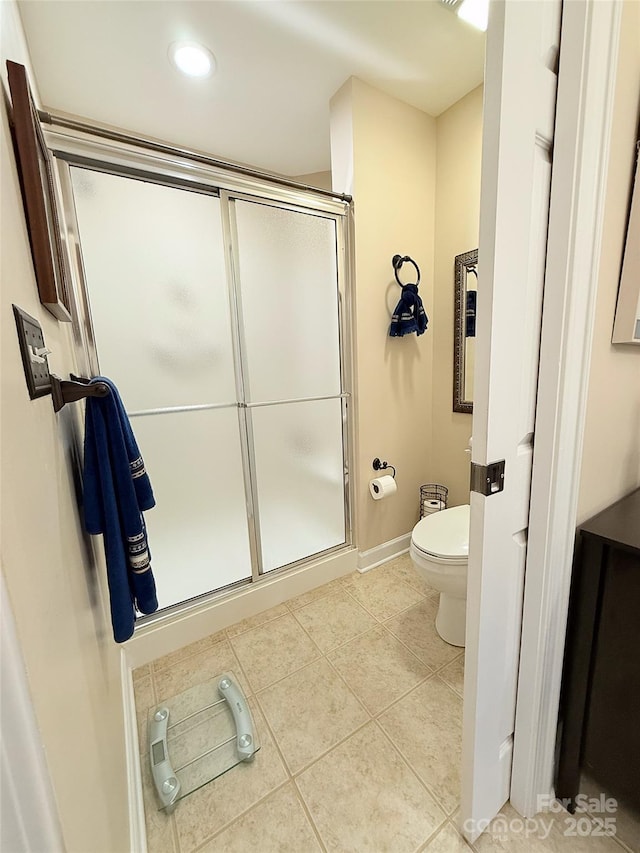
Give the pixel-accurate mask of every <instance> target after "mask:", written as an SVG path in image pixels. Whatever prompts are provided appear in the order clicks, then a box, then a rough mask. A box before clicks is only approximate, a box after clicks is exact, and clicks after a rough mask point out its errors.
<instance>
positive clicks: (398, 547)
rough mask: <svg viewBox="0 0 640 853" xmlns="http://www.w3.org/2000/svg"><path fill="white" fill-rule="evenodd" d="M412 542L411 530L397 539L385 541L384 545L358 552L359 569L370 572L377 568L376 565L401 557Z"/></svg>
mask: <svg viewBox="0 0 640 853" xmlns="http://www.w3.org/2000/svg"><path fill="white" fill-rule="evenodd" d="M410 544H411V531H410V532H409V533H405V534H404V535H402V536H398V537H397V538H396V539H390V540H389V541H388V542H383V543H382V545H376V547H375V548H370V549H369V550H368V551H360V553H359V554H358V571H359V572H368V571H369V569H375V567H376V566H379V565H380V564H381V563H386V562H387V560H392V559H393V558H394V557H399V556H400V554H406V553H407V551H408V550H409V545H410Z"/></svg>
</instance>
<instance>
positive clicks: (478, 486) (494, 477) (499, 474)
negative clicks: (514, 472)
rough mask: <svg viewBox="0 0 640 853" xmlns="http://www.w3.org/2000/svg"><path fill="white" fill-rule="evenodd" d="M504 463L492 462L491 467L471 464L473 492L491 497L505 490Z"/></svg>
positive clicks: (475, 463)
mask: <svg viewBox="0 0 640 853" xmlns="http://www.w3.org/2000/svg"><path fill="white" fill-rule="evenodd" d="M504 463H505V460H504V459H501V460H500V461H499V462H490V463H489V465H478V463H477V462H472V463H471V491H472V492H477V493H478V494H480V495H484V496H485V497H489V496H490V495H496V494H498V492H501V491H502V490H503V489H504Z"/></svg>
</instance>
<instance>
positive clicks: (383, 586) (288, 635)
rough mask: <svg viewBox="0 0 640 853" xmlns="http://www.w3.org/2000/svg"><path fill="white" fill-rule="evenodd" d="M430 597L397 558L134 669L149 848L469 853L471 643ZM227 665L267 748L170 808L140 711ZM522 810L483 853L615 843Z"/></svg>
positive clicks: (557, 851) (209, 852) (210, 852)
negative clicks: (451, 635) (462, 794)
mask: <svg viewBox="0 0 640 853" xmlns="http://www.w3.org/2000/svg"><path fill="white" fill-rule="evenodd" d="M436 607H437V593H436V592H435V591H434V590H432V589H430V588H429V587H427V586H426V585H425V584H424V583H423V582H422V581H421V580H420V579H419V578H418V576H417V575H416V574H415V572H414V570H413V567H412V566H411V562H410V560H409V557H408V556H406V555H405V556H403V557H400V558H398V559H396V560H393V561H390V562H389V563H386V564H385V565H384V566H380V567H378V568H376V569H374V570H372V571H371V572H368V573H366V574H364V575H360V574H357V573H354V574H353V575H350V576H348V577H346V578H343V579H341V580H338V581H334V582H332V583H330V584H327V585H326V586H324V587H320V588H319V589H317V590H314V591H313V592H310V593H306V594H305V595H302V596H299V597H297V598H295V599H292V600H290V601H288V602H286V604H283V605H279V606H278V607H275V608H273V609H272V610H269V611H266V612H264V613H261V614H259V615H258V616H255V617H252V618H251V619H247V620H245V621H244V622H240V623H238V624H237V625H234V626H232V627H231V628H228V629H227V630H226V631H221V632H219V633H217V634H213V635H212V636H210V637H207V638H206V639H205V640H201V641H199V642H198V643H194V644H193V645H191V646H188V647H186V648H183V649H180V650H178V651H176V652H173V653H172V654H171V655H168V656H166V657H164V658H161V659H160V660H157V661H154V662H153V663H152V664H150V665H149V666H146V667H142V668H141V669H140V670H136V672H135V673H134V687H135V693H136V705H137V712H138V721H139V736H140V748H141V751H142V753H143V754H142V755H141V763H142V768H143V788H144V798H145V811H146V818H147V840H148V848H149V853H195V851H198V853H200V851H202V853H205V851H206V853H214V851H225V853H226V851H238V853H245V852H246V853H249V851H259V852H260V853H272V851H273V853H275V851H278V853H307V851H308V853H312V851H323V850H324V851H353V853H386V851H388V853H404V851H429V853H449V851H451V853H457V851H460V853H463V851H465V850H466V851H468V853H470V851H471V848H470V847H469V846H468V845H467V844H466V842H464V841H463V839H462V838H461V836H460V835H459V833H458V830H457V828H456V811H457V808H458V804H459V787H460V777H459V763H460V743H461V725H462V685H463V675H464V655H463V653H462V650H461V649H457V648H454V647H452V646H449V645H447V644H446V643H445V642H444V641H443V640H441V639H440V637H439V636H438V635H437V633H436V631H435V628H434V626H433V620H434V617H435V612H436ZM225 670H231V671H233V672H234V673H235V674H236V675H237V677H238V678H239V680H240V681H241V684H242V686H243V689H244V690H245V692H246V694H247V696H248V697H249V700H250V704H251V707H252V712H253V714H254V720H255V724H256V728H257V730H258V734H259V737H260V741H261V749H260V751H259V752H258V754H257V755H256V758H255V760H254V762H253V763H252V764H248V765H240V766H238V767H236V768H234V769H233V770H231V771H230V772H229V773H227V774H225V775H224V776H222V777H221V778H219V779H217V780H215V781H214V782H211V783H210V784H208V785H205V786H204V787H203V788H201V789H200V790H198V791H196V792H195V793H193V794H191V795H190V796H188V797H186V798H185V799H184V800H183V801H181V802H180V804H179V805H178V807H177V809H176V811H175V812H174V814H173V815H171V816H170V817H167V816H166V815H164V814H163V813H161V812H159V811H158V809H157V803H156V802H155V799H154V795H153V791H152V786H151V779H150V773H149V769H148V763H149V762H148V756H147V755H146V754H145V752H146V715H147V711H148V709H149V708H150V707H151V706H153V705H155V704H156V703H158V702H161V701H163V700H166V699H168V698H169V697H171V696H174V695H175V694H177V693H180V692H181V691H184V690H187V689H188V688H190V687H193V686H195V685H197V684H199V683H201V682H203V681H206V680H208V679H210V678H211V677H212V676H213V675H217V674H219V673H221V672H223V671H225ZM516 818H517V816H516V815H515V813H511V812H509V811H508V807H507V811H506V812H505V814H504V815H503V821H502V823H499V824H498V825H497V827H498V828H497V831H496V832H494V833H493V834H491V833H490V834H486V835H485V836H483V837H482V838H481V839H480V841H479V842H477V843H476V845H475V847H476V851H477V853H490V851H501V850H505V849H507V848H513V849H514V850H515V851H518V853H520V851H522V853H525V851H549V853H564V851H575V853H582V851H583V850H584V851H594V853H598V852H599V851H602V853H606V851H608V850H611V851H612V853H620V851H621V850H622V848H621V847H620V846H618V844H617V843H616V842H615V841H613V840H611V839H609V838H593V839H592V838H567V837H565V836H564V835H563V833H562V827H561V826H560V823H559V821H558V820H556V821H555V823H554V828H553V831H552V832H550V833H549V835H548V837H547V839H546V840H544V841H543V840H541V839H540V838H536V837H533V836H532V835H531V833H529V836H528V837H527V836H526V835H525V833H524V831H523V830H522V829H520V828H519V826H518V824H517V820H516V823H515V824H514V825H513V826H510V822H512V821H513V820H514V819H516ZM505 826H506V829H505ZM509 829H513V830H514V831H513V832H512V833H511V835H512V836H513V837H511V838H506V836H505V832H506V833H507V835H508V830H509Z"/></svg>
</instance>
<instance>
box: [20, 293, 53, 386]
mask: <svg viewBox="0 0 640 853" xmlns="http://www.w3.org/2000/svg"><path fill="white" fill-rule="evenodd" d="M13 313H14V315H15V318H16V326H17V328H18V341H19V342H20V354H21V355H22V364H23V366H24V375H25V377H26V380H27V387H28V389H29V396H30V397H31V399H32V400H34V399H35V398H36V397H44V396H45V395H47V394H50V393H51V377H50V376H49V362H48V361H47V356H46V355H45V356H41V359H42V360H38V359H37V358H34V354H35V350H39V349H40V350H41V349H44V347H45V343H44V335H43V333H42V326H41V325H40V323H39V322H38V321H37V320H36V319H35V318H34V317H31V316H30V315H29V314H27V312H26V311H23V310H22V308H18V306H17V305H14V306H13Z"/></svg>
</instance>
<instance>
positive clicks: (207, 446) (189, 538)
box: [131, 409, 251, 607]
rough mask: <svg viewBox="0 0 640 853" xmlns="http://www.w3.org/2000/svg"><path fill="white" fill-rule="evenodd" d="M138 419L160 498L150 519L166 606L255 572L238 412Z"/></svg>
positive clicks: (155, 562)
mask: <svg viewBox="0 0 640 853" xmlns="http://www.w3.org/2000/svg"><path fill="white" fill-rule="evenodd" d="M131 423H132V425H133V429H134V431H135V434H136V437H137V439H138V443H139V445H140V450H141V453H142V455H143V457H144V460H145V465H146V468H147V470H148V472H149V477H150V478H151V484H152V486H153V491H154V494H155V497H156V506H155V507H154V508H153V509H152V510H150V511H149V512H147V513H145V519H146V522H147V528H148V531H149V545H150V547H151V557H152V560H151V565H152V567H153V572H154V576H155V578H156V585H157V588H158V601H159V604H160V607H168V606H170V605H171V604H177V603H178V602H180V601H186V600H187V599H189V598H193V597H195V596H196V595H201V594H202V593H203V592H208V591H209V590H211V589H219V588H220V587H223V586H227V585H228V584H231V583H234V582H235V581H239V580H242V579H244V578H249V577H251V557H250V553H249V535H248V531H247V516H246V504H245V494H244V480H243V474H242V461H241V455H240V439H239V431H238V413H237V410H236V409H214V410H208V411H202V410H200V411H186V412H176V413H175V414H163V415H151V416H142V417H135V418H132V421H131Z"/></svg>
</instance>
